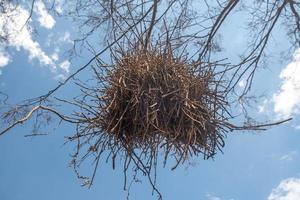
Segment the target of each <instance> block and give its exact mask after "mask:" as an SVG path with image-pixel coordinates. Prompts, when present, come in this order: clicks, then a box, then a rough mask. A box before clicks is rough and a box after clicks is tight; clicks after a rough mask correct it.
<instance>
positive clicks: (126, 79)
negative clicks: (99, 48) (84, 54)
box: [91, 50, 225, 160]
mask: <svg viewBox="0 0 300 200" xmlns="http://www.w3.org/2000/svg"><path fill="white" fill-rule="evenodd" d="M199 65H200V63H188V62H187V61H186V60H184V59H180V58H176V57H174V56H173V55H172V54H169V53H158V52H155V51H144V50H138V51H137V50H135V51H131V52H127V53H125V54H124V55H122V57H121V58H120V59H118V60H117V61H116V64H115V65H114V67H113V69H112V70H110V72H109V74H107V77H106V78H107V87H106V88H105V89H104V92H103V95H102V97H101V99H99V101H101V105H102V107H101V112H100V113H101V114H100V115H99V116H98V119H97V120H96V121H93V122H91V123H92V126H97V127H100V128H101V130H102V131H103V133H104V134H106V135H109V136H112V137H113V138H114V139H115V140H116V141H120V142H121V143H122V144H123V145H126V149H127V151H129V152H130V151H132V150H134V149H139V150H141V151H148V150H151V151H157V150H158V148H163V151H164V152H165V154H166V156H165V157H167V154H169V153H170V152H175V155H176V157H177V158H178V159H180V160H186V159H187V158H188V156H189V155H195V154H198V153H202V154H204V156H205V158H209V157H211V156H213V155H214V154H215V153H216V149H217V148H220V147H223V146H224V143H223V136H224V135H223V132H222V129H220V126H219V123H218V119H217V118H219V117H220V115H219V111H220V108H222V107H224V106H225V105H219V104H220V103H221V104H222V103H223V102H224V101H220V97H219V96H218V93H217V92H216V90H215V77H214V74H213V71H212V69H211V68H210V67H202V68H201V73H195V68H197V67H199ZM224 104H225V103H224ZM178 159H177V160H178Z"/></svg>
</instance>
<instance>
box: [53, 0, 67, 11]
mask: <svg viewBox="0 0 300 200" xmlns="http://www.w3.org/2000/svg"><path fill="white" fill-rule="evenodd" d="M64 3H65V1H64V0H56V1H55V11H56V12H57V13H58V14H62V13H63V12H64V8H63V5H64Z"/></svg>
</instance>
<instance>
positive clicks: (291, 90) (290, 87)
mask: <svg viewBox="0 0 300 200" xmlns="http://www.w3.org/2000/svg"><path fill="white" fill-rule="evenodd" d="M280 79H282V85H281V88H280V90H279V91H278V92H277V93H276V94H274V96H273V100H274V103H275V104H274V111H275V112H276V113H277V114H279V115H280V116H281V117H289V116H291V115H293V114H299V113H300V49H298V50H297V51H296V52H295V53H294V57H293V61H292V62H291V63H289V64H288V65H287V66H286V67H285V68H284V69H283V70H282V71H281V73H280Z"/></svg>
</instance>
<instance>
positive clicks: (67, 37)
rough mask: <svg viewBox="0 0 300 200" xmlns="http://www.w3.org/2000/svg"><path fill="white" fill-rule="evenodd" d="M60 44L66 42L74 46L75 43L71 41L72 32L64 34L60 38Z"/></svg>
mask: <svg viewBox="0 0 300 200" xmlns="http://www.w3.org/2000/svg"><path fill="white" fill-rule="evenodd" d="M58 42H60V43H61V42H65V43H71V44H73V41H72V40H71V34H70V32H68V31H66V32H64V34H63V35H62V36H61V37H59V38H58Z"/></svg>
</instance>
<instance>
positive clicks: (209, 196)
mask: <svg viewBox="0 0 300 200" xmlns="http://www.w3.org/2000/svg"><path fill="white" fill-rule="evenodd" d="M206 198H207V200H221V198H220V197H217V196H215V195H213V194H207V195H206Z"/></svg>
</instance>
